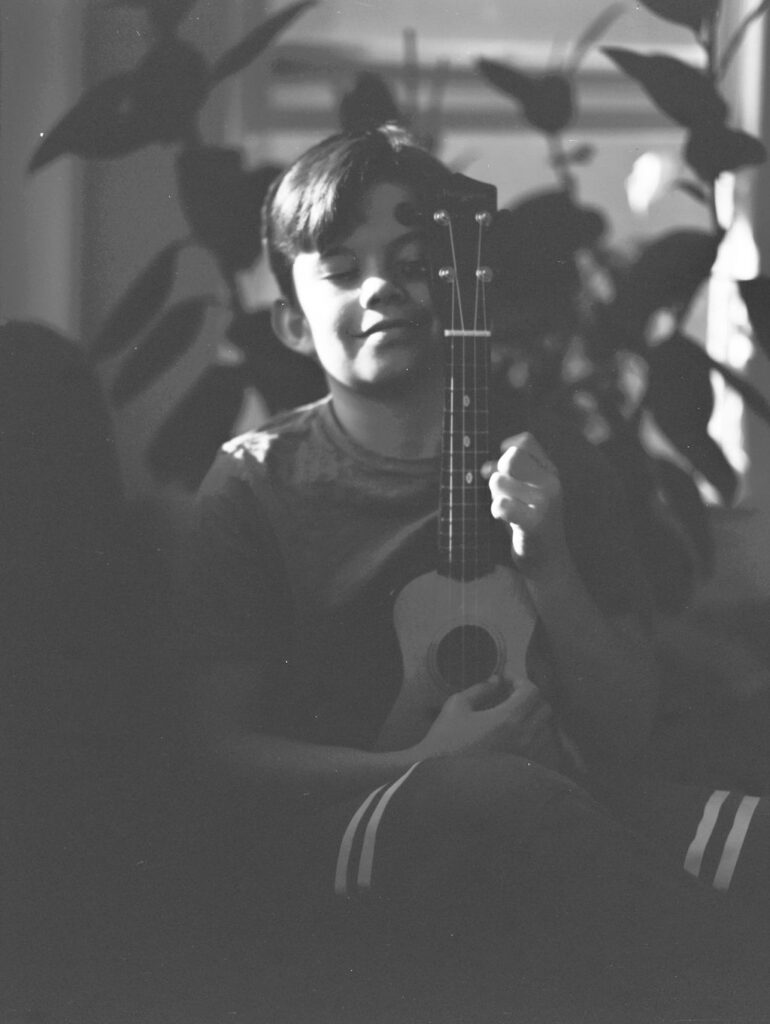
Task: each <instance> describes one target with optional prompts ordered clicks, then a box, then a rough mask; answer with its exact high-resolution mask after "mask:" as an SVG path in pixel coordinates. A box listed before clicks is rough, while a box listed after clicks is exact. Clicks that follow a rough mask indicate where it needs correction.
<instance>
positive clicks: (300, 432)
mask: <svg viewBox="0 0 770 1024" xmlns="http://www.w3.org/2000/svg"><path fill="white" fill-rule="evenodd" d="M328 405H329V397H328V395H327V396H326V397H324V398H321V399H319V400H318V401H315V402H311V403H310V404H308V405H302V406H299V407H297V408H296V409H286V410H284V411H282V412H280V413H277V414H275V415H274V416H272V417H271V418H270V419H269V420H267V421H266V422H265V423H263V424H262V425H261V426H260V427H258V428H256V429H252V430H247V431H246V432H245V433H243V434H239V435H238V436H237V437H234V438H232V439H231V440H230V441H227V442H226V443H225V444H223V445H222V447H221V448H220V451H219V457H220V459H222V458H224V459H225V460H227V461H229V462H240V461H244V460H253V461H255V462H257V463H260V464H265V463H266V462H267V461H268V459H269V457H270V455H271V453H274V452H275V450H276V449H277V448H285V447H287V446H289V447H291V446H293V445H296V444H297V443H302V442H303V441H305V440H306V439H307V438H308V437H310V436H312V435H313V434H314V432H315V431H316V430H317V427H318V424H319V421H320V420H322V419H324V418H325V416H326V415H327V414H328V410H327V407H328Z"/></svg>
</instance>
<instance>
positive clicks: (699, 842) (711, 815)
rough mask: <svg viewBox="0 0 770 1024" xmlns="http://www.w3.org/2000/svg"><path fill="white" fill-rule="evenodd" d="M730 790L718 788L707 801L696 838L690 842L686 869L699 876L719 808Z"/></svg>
mask: <svg viewBox="0 0 770 1024" xmlns="http://www.w3.org/2000/svg"><path fill="white" fill-rule="evenodd" d="M728 796H729V792H728V790H726V789H716V790H714V792H713V793H712V794H711V796H710V797H709V798H708V800H707V801H706V805H705V806H704V808H703V817H702V818H701V820H700V824H699V825H698V829H697V831H696V833H695V838H694V839H693V841H692V842H691V843H690V848H689V850H688V851H687V854H686V856H685V858H684V869H685V871H687V872H688V873H689V874H691V875H695V877H696V878H697V877H698V875H699V874H700V869H701V864H702V863H703V854H704V853H705V851H706V844H707V843H708V841H709V839H711V833H712V832H713V831H714V826H715V825H716V823H717V818H718V817H719V810H720V808H721V806H722V804H723V803H724V802H725V800H726V799H727V797H728Z"/></svg>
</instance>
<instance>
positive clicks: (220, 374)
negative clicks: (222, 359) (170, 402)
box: [147, 366, 246, 490]
mask: <svg viewBox="0 0 770 1024" xmlns="http://www.w3.org/2000/svg"><path fill="white" fill-rule="evenodd" d="M245 383H246V381H245V377H244V371H243V368H242V367H241V366H211V367H209V368H208V369H207V370H206V371H205V372H204V373H203V375H202V376H201V377H200V378H199V379H198V381H197V382H196V383H195V385H194V386H193V387H192V389H191V390H190V391H189V392H188V393H187V394H186V395H185V396H184V397H183V398H182V400H181V401H180V402H179V404H178V405H177V406H176V408H175V409H174V411H173V412H172V413H171V415H170V416H169V417H168V418H167V419H166V420H165V422H164V423H163V425H162V426H161V427H160V429H159V430H158V432H157V433H156V434H155V437H154V438H153V439H152V441H151V442H150V445H149V447H148V449H147V462H148V465H149V466H150V469H151V470H152V472H153V474H154V475H155V477H156V478H157V479H158V480H161V481H163V482H170V481H175V482H177V483H180V484H182V485H183V486H184V487H186V488H188V490H196V489H197V487H198V485H199V484H200V482H201V480H202V479H203V477H204V476H205V475H206V471H207V470H208V468H209V466H210V465H211V462H212V460H213V458H214V456H215V455H216V453H217V449H218V448H219V446H220V445H222V444H224V442H225V441H227V440H228V439H229V438H230V437H232V433H233V429H234V426H235V421H236V419H237V417H238V413H239V412H240V409H241V406H242V404H243V397H244V386H245Z"/></svg>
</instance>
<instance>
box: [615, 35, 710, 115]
mask: <svg viewBox="0 0 770 1024" xmlns="http://www.w3.org/2000/svg"><path fill="white" fill-rule="evenodd" d="M602 52H603V53H605V54H606V55H607V56H608V57H609V58H610V60H612V61H614V63H615V64H617V65H618V67H619V68H620V69H621V71H624V72H625V73H626V74H627V75H629V76H630V77H631V78H633V79H635V80H636V81H637V82H639V84H640V85H641V86H642V88H643V89H644V91H645V92H646V93H647V95H648V96H649V97H650V99H651V100H652V101H653V103H655V105H656V106H657V107H658V108H659V109H660V110H662V111H663V113H664V114H666V115H667V116H668V117H670V118H671V119H672V120H674V121H676V122H677V124H681V125H683V126H684V127H685V128H704V127H713V126H715V125H721V124H723V123H724V121H725V119H726V117H727V104H726V103H725V101H724V99H723V98H722V97H721V96H720V94H719V93H718V92H717V90H716V88H715V87H714V84H713V82H711V81H710V79H709V78H708V76H707V75H706V74H704V72H703V71H700V70H699V69H698V68H695V67H693V66H692V65H691V64H685V63H684V61H681V60H678V59H677V58H676V57H669V56H668V55H666V54H642V53H635V52H634V51H633V50H626V49H624V48H622V47H617V46H603V47H602Z"/></svg>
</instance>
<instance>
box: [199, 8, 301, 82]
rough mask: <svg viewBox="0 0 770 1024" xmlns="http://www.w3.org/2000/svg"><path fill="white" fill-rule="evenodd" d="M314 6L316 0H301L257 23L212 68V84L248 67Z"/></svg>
mask: <svg viewBox="0 0 770 1024" xmlns="http://www.w3.org/2000/svg"><path fill="white" fill-rule="evenodd" d="M314 6H315V0H300V2H299V3H295V4H292V5H291V6H289V7H285V8H284V9H283V10H282V11H278V12H277V13H276V14H274V15H273V16H272V17H270V18H268V19H267V21H264V22H262V24H261V25H257V27H256V28H255V29H253V30H252V31H251V32H249V33H248V35H246V36H244V38H243V39H242V40H241V41H240V43H236V45H235V46H233V47H232V48H231V49H229V50H227V51H226V52H225V53H224V54H223V55H222V56H221V57H220V58H219V60H218V61H217V62H216V64H215V65H214V67H213V68H212V69H211V82H212V84H213V85H216V84H217V83H218V82H221V81H222V80H223V79H224V78H228V77H229V76H230V75H234V74H235V73H236V72H238V71H242V70H243V68H245V67H247V66H248V65H249V64H250V63H251V62H252V61H253V60H254V58H255V57H257V56H258V55H259V54H260V53H261V52H262V51H263V50H264V49H266V48H267V47H268V46H269V45H270V43H271V42H272V41H273V39H274V38H275V37H276V36H277V35H278V34H279V33H280V32H282V31H283V30H284V29H285V28H286V27H287V26H288V25H289V24H291V22H292V21H294V19H295V18H296V17H298V16H299V15H300V14H302V12H303V11H305V10H307V8H308V7H314Z"/></svg>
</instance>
